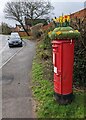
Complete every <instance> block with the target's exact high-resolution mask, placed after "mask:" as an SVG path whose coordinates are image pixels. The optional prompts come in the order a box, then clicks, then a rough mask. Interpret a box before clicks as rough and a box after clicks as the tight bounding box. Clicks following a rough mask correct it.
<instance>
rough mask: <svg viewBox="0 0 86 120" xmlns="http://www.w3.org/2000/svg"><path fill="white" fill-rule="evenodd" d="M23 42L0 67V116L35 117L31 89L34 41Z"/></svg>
mask: <svg viewBox="0 0 86 120" xmlns="http://www.w3.org/2000/svg"><path fill="white" fill-rule="evenodd" d="M25 43H26V45H24V47H23V49H22V50H20V51H19V52H18V53H17V54H15V55H14V56H13V57H12V59H10V60H9V61H8V62H7V63H6V64H5V65H4V66H3V67H2V118H35V117H36V115H35V112H34V105H35V104H34V100H33V96H32V90H31V76H32V73H31V71H32V61H33V57H34V55H35V42H33V41H29V40H27V41H26V42H25ZM15 49H16V48H11V49H10V51H11V50H12V51H14V50H15ZM19 49H20V48H19ZM16 52H17V51H16ZM13 54H14V52H13ZM4 56H5V55H4ZM3 59H4V58H3ZM2 61H3V60H2Z"/></svg>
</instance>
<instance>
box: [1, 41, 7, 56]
mask: <svg viewBox="0 0 86 120" xmlns="http://www.w3.org/2000/svg"><path fill="white" fill-rule="evenodd" d="M7 44H8V42H7V43H6V44H5V46H4V47H3V48H2V49H1V51H0V54H1V53H2V52H3V51H4V49H5V48H6V47H7Z"/></svg>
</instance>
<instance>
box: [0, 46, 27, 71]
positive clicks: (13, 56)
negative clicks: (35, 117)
mask: <svg viewBox="0 0 86 120" xmlns="http://www.w3.org/2000/svg"><path fill="white" fill-rule="evenodd" d="M24 47H25V46H23V47H22V48H21V49H20V50H18V51H17V52H16V53H15V54H13V55H12V56H11V57H10V58H8V60H7V61H6V62H5V63H3V64H2V66H1V67H0V69H1V68H2V67H3V66H4V65H6V64H7V63H8V62H9V61H10V60H11V59H12V58H13V57H14V56H15V55H17V54H18V53H19V52H20V51H21V50H22V49H23V48H24Z"/></svg>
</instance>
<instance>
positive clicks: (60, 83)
mask: <svg viewBox="0 0 86 120" xmlns="http://www.w3.org/2000/svg"><path fill="white" fill-rule="evenodd" d="M52 48H53V65H54V92H55V98H56V100H57V101H58V102H59V103H60V104H67V103H70V102H71V101H72V99H73V91H72V83H73V62H74V40H58V41H56V40H54V41H52Z"/></svg>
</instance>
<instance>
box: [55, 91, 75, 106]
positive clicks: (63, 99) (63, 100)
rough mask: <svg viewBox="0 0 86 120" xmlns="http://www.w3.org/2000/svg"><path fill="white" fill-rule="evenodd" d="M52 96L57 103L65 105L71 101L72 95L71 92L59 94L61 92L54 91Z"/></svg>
mask: <svg viewBox="0 0 86 120" xmlns="http://www.w3.org/2000/svg"><path fill="white" fill-rule="evenodd" d="M54 97H55V99H56V101H57V102H58V103H59V104H61V105H66V104H69V103H71V102H72V100H73V98H74V95H73V93H70V94H67V95H61V94H57V93H54Z"/></svg>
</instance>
